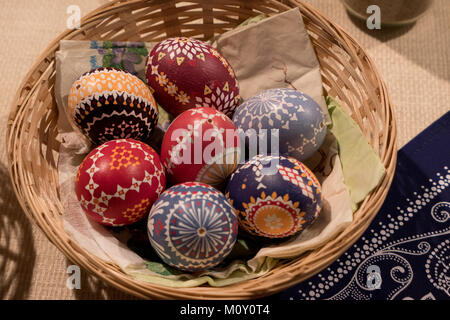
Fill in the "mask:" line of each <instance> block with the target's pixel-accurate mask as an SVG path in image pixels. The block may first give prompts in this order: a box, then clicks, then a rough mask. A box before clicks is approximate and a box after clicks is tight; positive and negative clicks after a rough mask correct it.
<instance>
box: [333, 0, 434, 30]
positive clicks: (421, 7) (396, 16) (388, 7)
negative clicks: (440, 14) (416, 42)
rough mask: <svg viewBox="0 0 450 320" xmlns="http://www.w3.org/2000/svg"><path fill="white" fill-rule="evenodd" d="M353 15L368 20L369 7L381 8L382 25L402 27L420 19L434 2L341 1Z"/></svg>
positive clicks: (415, 0) (429, 0)
mask: <svg viewBox="0 0 450 320" xmlns="http://www.w3.org/2000/svg"><path fill="white" fill-rule="evenodd" d="M341 1H342V3H343V4H344V6H345V8H346V9H347V11H348V12H349V13H351V14H352V15H354V16H356V17H358V18H360V19H363V20H366V19H367V18H368V17H369V16H370V15H371V14H370V13H367V7H369V6H371V5H377V6H379V7H380V12H381V17H380V18H381V24H382V25H384V26H400V25H405V24H410V23H413V22H415V21H417V19H419V18H420V17H421V16H422V15H423V14H424V13H425V11H427V9H428V8H429V7H430V6H431V4H432V3H433V0H341Z"/></svg>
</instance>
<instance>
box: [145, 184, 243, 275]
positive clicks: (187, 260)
mask: <svg viewBox="0 0 450 320" xmlns="http://www.w3.org/2000/svg"><path fill="white" fill-rule="evenodd" d="M147 232H148V237H149V239H150V243H151V245H152V247H153V249H155V251H156V253H157V254H158V255H159V256H160V258H161V259H162V260H163V261H164V262H165V263H167V264H168V265H170V266H172V267H175V268H178V269H181V270H183V271H189V272H195V271H202V270H205V269H209V268H212V267H214V266H216V265H218V264H219V263H221V262H222V261H223V259H224V258H225V257H226V256H227V255H228V254H229V253H230V252H231V250H232V249H233V246H234V243H235V242H236V237H237V232H238V220H237V216H236V212H235V210H234V208H233V207H232V206H231V204H230V203H229V202H228V200H227V199H226V197H225V196H224V194H223V193H221V192H220V191H218V190H217V189H215V188H213V187H211V186H209V185H207V184H204V183H199V182H185V183H181V184H177V185H175V186H173V187H171V188H169V189H167V190H166V191H164V192H163V193H162V194H161V196H160V197H159V198H158V200H157V201H156V202H155V204H154V205H153V207H152V209H151V210H150V214H149V217H148V224H147Z"/></svg>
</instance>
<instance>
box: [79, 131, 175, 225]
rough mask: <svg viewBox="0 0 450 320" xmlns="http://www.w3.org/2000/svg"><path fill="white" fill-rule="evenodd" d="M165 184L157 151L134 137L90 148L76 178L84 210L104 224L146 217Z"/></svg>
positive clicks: (128, 222) (129, 222)
mask: <svg viewBox="0 0 450 320" xmlns="http://www.w3.org/2000/svg"><path fill="white" fill-rule="evenodd" d="M165 187H166V175H165V171H164V167H163V165H162V164H161V161H160V158H159V156H158V154H157V153H156V151H155V150H153V149H152V148H151V147H150V146H148V145H147V144H145V143H143V142H140V141H137V140H133V139H119V140H112V141H108V142H106V143H104V144H102V145H100V146H98V147H97V148H95V149H94V150H92V151H91V152H90V153H89V154H88V155H87V156H86V157H85V159H84V160H83V162H82V163H81V165H80V166H79V168H78V172H77V176H76V182H75V191H76V194H77V198H78V201H79V202H80V205H81V207H82V209H83V211H84V212H85V213H86V214H87V215H88V217H90V218H91V219H93V220H94V221H96V222H98V223H101V224H103V225H107V226H124V225H129V224H132V223H135V222H137V221H139V220H141V219H143V218H145V217H146V216H147V215H148V213H149V212H150V208H151V206H152V204H153V203H154V202H155V201H156V199H157V198H158V197H159V195H160V194H161V192H162V191H164V188H165Z"/></svg>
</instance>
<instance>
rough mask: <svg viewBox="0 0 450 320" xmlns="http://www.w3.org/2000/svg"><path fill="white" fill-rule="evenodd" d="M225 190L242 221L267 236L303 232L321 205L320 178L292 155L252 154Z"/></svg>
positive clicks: (273, 236) (252, 232)
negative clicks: (253, 155)
mask: <svg viewBox="0 0 450 320" xmlns="http://www.w3.org/2000/svg"><path fill="white" fill-rule="evenodd" d="M225 193H226V196H227V198H228V199H229V200H230V203H231V204H232V205H233V207H234V208H235V209H236V212H237V214H238V217H239V225H240V226H241V227H242V228H243V229H244V230H246V231H248V232H249V233H250V234H253V235H257V236H261V237H266V238H285V237H289V236H292V235H295V234H299V233H301V232H302V231H303V230H304V229H305V228H307V227H308V226H309V225H310V224H311V223H312V222H313V221H314V220H315V219H316V218H317V216H318V215H319V212H320V210H321V208H322V193H321V187H320V184H319V181H318V180H317V178H316V177H315V176H314V174H313V173H312V172H311V171H310V170H309V169H308V168H307V167H306V166H305V165H303V164H302V163H301V162H300V161H298V160H296V159H294V158H292V157H283V156H271V155H269V156H262V155H257V156H255V157H253V158H251V159H250V160H249V161H248V162H246V163H245V164H244V165H242V166H240V167H239V168H238V169H237V170H236V171H235V172H234V173H233V174H232V175H231V178H230V181H229V183H228V185H227V187H226V191H225Z"/></svg>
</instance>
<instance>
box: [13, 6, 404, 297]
mask: <svg viewBox="0 0 450 320" xmlns="http://www.w3.org/2000/svg"><path fill="white" fill-rule="evenodd" d="M178 2H183V1H181V0H172V1H162V0H153V1H152V0H150V1H147V2H146V3H148V4H149V5H158V4H162V3H169V5H171V4H175V3H178ZM191 2H193V3H198V4H201V5H202V9H203V10H204V9H205V8H208V9H209V8H212V7H214V5H216V4H217V5H222V4H223V2H224V1H222V0H218V1H209V2H208V1H206V0H197V1H191ZM231 2H233V3H238V4H241V5H243V6H244V7H245V8H248V7H251V6H252V5H254V6H256V5H261V6H262V5H267V6H270V5H273V6H274V7H277V8H285V9H288V8H289V7H299V8H300V10H301V12H302V15H303V16H304V18H305V17H306V16H307V17H308V19H310V20H311V21H312V22H311V21H309V20H308V21H309V22H308V23H311V24H312V25H308V24H307V23H306V22H305V25H306V27H307V29H308V31H309V28H312V27H313V26H314V27H315V26H316V25H314V23H316V24H318V25H319V24H320V26H321V27H324V28H326V36H327V37H334V38H335V39H337V40H339V41H338V46H339V47H340V48H341V49H342V50H344V51H345V52H346V53H348V54H349V55H351V57H352V58H353V60H352V61H351V63H355V64H356V66H358V67H359V68H360V69H361V70H363V71H366V72H361V78H362V79H363V80H365V81H368V82H372V83H374V84H376V85H377V87H376V90H375V88H374V90H373V92H368V93H367V94H368V96H369V97H370V96H372V98H373V97H375V96H377V97H379V100H380V101H379V102H380V105H379V106H380V107H382V108H383V109H382V110H377V112H380V113H383V115H384V116H385V118H384V120H385V121H386V123H383V125H384V126H383V132H382V133H376V135H380V136H382V138H383V141H380V145H381V144H382V143H383V147H382V148H381V149H380V150H378V153H379V155H380V158H381V159H382V162H383V165H384V166H385V168H386V175H385V177H384V178H383V181H382V182H381V183H380V184H379V186H378V187H377V188H375V189H374V190H373V191H372V192H371V193H370V194H369V195H368V196H367V197H366V198H365V200H364V201H363V202H362V203H361V204H360V209H358V211H357V212H355V216H356V215H357V213H358V214H361V216H362V217H363V218H364V219H362V220H363V221H355V219H354V222H352V224H351V225H350V226H349V227H348V228H347V229H346V230H344V231H342V232H341V233H340V234H339V235H338V236H337V237H336V239H335V240H334V243H333V246H330V245H329V246H327V245H324V246H322V247H320V248H318V249H316V250H313V251H311V252H309V253H308V254H307V259H308V264H306V263H304V264H302V265H301V266H299V267H298V266H296V265H295V264H296V263H297V262H298V261H299V260H300V259H298V258H297V259H293V260H291V261H289V262H283V263H282V264H280V265H278V266H277V267H276V268H275V269H273V270H271V271H269V272H268V273H267V274H265V275H263V276H261V277H259V278H256V279H251V280H247V281H245V282H244V283H238V284H234V285H230V286H227V287H221V288H214V287H194V288H172V287H166V286H160V285H155V284H152V283H147V282H141V281H138V280H134V279H132V278H131V277H130V276H128V275H125V274H124V273H123V272H122V271H121V270H120V268H119V267H118V266H116V265H113V264H111V263H107V262H105V261H102V260H100V259H98V258H97V257H96V256H93V255H92V254H90V253H89V252H87V251H85V250H84V249H82V248H81V247H80V246H79V245H78V244H77V243H75V242H74V241H73V240H71V239H70V236H69V235H68V234H67V232H66V231H65V230H62V231H63V232H61V231H60V230H58V226H56V225H52V224H51V223H49V221H48V219H50V216H48V215H50V213H48V212H43V211H39V208H38V207H39V205H40V204H34V203H33V200H34V199H33V198H32V197H31V195H32V194H34V193H33V190H32V188H33V186H32V185H30V184H29V181H28V180H30V179H32V177H30V176H28V175H26V173H27V172H26V169H27V168H26V164H25V163H24V162H25V160H23V159H22V158H21V151H20V148H21V146H20V145H17V144H16V142H17V140H18V139H19V140H20V138H21V137H22V134H24V133H23V132H22V130H24V127H23V126H24V124H23V117H24V115H22V114H21V113H20V112H21V111H22V109H25V107H26V106H27V103H28V101H29V99H30V96H32V94H33V90H37V89H36V88H39V85H42V83H44V82H45V81H47V80H48V78H49V77H50V75H47V73H51V72H50V71H51V70H52V69H51V68H50V67H51V64H52V63H53V64H54V57H53V56H52V54H54V52H55V51H56V50H57V48H58V46H59V41H60V40H62V39H65V38H69V36H70V37H71V38H73V37H75V36H76V35H79V34H81V33H82V32H83V31H84V30H83V29H82V30H81V31H80V30H66V31H64V32H63V33H62V34H60V35H59V36H58V37H57V38H56V39H55V40H54V41H52V42H51V43H50V44H49V45H48V47H47V48H46V49H45V50H44V52H43V53H42V54H41V55H40V56H39V57H38V59H37V60H36V62H35V63H34V64H33V66H32V67H31V68H30V70H29V71H28V73H27V74H26V76H25V77H24V79H23V80H22V82H21V84H20V86H19V89H18V90H17V93H16V95H15V98H14V101H13V103H12V106H11V111H10V116H9V120H8V125H7V133H6V146H7V154H8V171H9V174H10V177H11V181H12V185H13V189H14V191H15V193H16V195H17V198H18V200H19V203H20V205H21V207H22V209H23V211H24V213H25V214H26V215H27V216H28V217H29V218H30V220H32V221H33V222H34V223H35V224H36V225H38V226H39V228H40V229H41V230H42V231H43V232H44V234H45V235H46V236H47V238H48V239H49V240H50V241H51V242H52V243H53V244H55V245H56V246H57V247H58V249H59V250H60V251H62V252H63V254H64V255H65V256H66V257H67V258H68V259H69V260H71V261H72V262H73V263H76V264H78V265H79V266H81V267H83V268H84V269H85V270H87V271H88V272H89V273H92V274H94V275H95V276H97V277H98V278H100V279H102V280H103V281H105V282H107V283H109V284H110V285H113V286H114V287H116V288H118V289H120V290H123V291H125V292H127V293H130V294H133V295H135V296H137V297H140V298H156V299H161V298H162V299H166V298H182V299H183V298H184V299H186V298H189V299H192V298H194V299H248V298H258V297H263V296H267V295H270V294H273V293H276V292H279V291H281V290H283V289H286V288H288V287H290V286H293V285H295V284H296V283H299V282H301V281H303V280H305V279H307V278H309V277H311V276H313V275H314V274H316V273H318V272H320V271H321V270H322V269H323V268H325V267H327V266H328V265H329V264H331V263H332V262H333V261H334V260H335V259H336V258H337V257H338V256H339V255H340V254H342V253H343V252H345V250H347V248H348V247H350V246H351V245H352V244H353V243H354V242H355V241H356V240H357V239H358V238H359V236H360V235H361V234H362V233H363V232H364V231H365V230H366V228H367V227H368V226H369V224H370V222H371V221H372V219H373V218H374V217H375V215H376V212H377V211H378V209H379V208H380V207H381V205H382V203H383V201H384V199H385V197H386V195H387V191H388V189H389V187H390V185H391V183H392V179H393V175H394V170H395V165H396V159H397V158H396V151H397V143H396V136H397V135H396V123H395V119H394V116H393V107H392V103H391V101H390V98H389V95H388V92H387V89H386V86H385V84H384V82H383V80H382V79H381V77H380V76H379V74H378V72H377V70H376V67H375V66H374V63H373V61H372V60H371V58H370V57H369V56H368V55H367V53H366V52H365V51H364V49H363V48H362V47H361V46H360V45H359V43H358V42H357V41H356V40H354V39H353V38H352V37H351V36H350V35H349V34H348V33H347V32H345V31H344V30H343V29H342V28H341V27H339V26H338V25H336V24H335V23H333V22H331V21H330V20H329V19H328V18H326V17H325V16H323V15H322V14H321V13H320V12H319V11H317V10H316V9H315V8H314V7H312V6H311V5H309V4H306V3H303V2H301V1H298V0H278V1H277V0H261V1H258V0H251V1H247V2H246V1H238V0H233V1H231ZM206 3H207V4H206ZM243 3H245V4H243ZM141 4H142V1H140V0H132V1H120V0H114V1H112V2H110V3H107V4H104V5H103V6H100V7H99V8H98V9H95V10H94V11H92V12H90V13H89V14H88V15H86V16H85V17H83V19H82V21H81V26H86V25H89V24H91V23H94V22H96V21H97V20H98V19H101V18H102V17H103V16H105V17H107V16H108V15H109V14H111V13H112V12H119V11H120V10H122V9H124V8H130V7H132V6H133V5H141ZM239 8H240V7H239ZM280 11H283V10H280ZM168 36H169V35H168ZM337 40H336V41H337ZM317 47H320V45H317V44H316V46H315V49H317ZM46 63H47V64H48V65H49V66H47V68H46V69H45V71H44V72H41V70H40V66H42V65H45V64H46ZM321 67H322V66H321ZM49 68H50V69H49ZM48 70H50V71H48ZM367 71H370V72H368V73H367ZM46 72H47V73H46ZM36 75H39V77H38V78H37V79H36ZM46 76H47V78H45V77H46ZM372 77H373V79H372ZM330 79H331V78H330ZM330 81H331V80H330ZM369 91H370V90H369ZM53 100H54V97H53ZM372 102H373V101H372ZM363 108H365V106H363ZM364 110H365V109H364ZM356 114H357V117H358V116H360V115H358V112H356ZM366 116H367V113H366ZM367 117H370V115H368V116H367ZM355 120H359V118H358V119H355ZM361 121H362V120H361ZM357 122H358V125H359V126H360V127H361V126H362V122H359V121H357ZM17 123H19V125H20V126H18V125H17ZM361 129H363V128H361ZM374 139H375V141H378V137H376V138H374ZM19 142H20V141H19ZM28 174H29V172H28ZM32 176H33V175H32ZM57 188H58V195H59V185H57ZM363 209H364V210H363ZM49 210H50V209H49ZM360 211H362V212H363V213H364V214H362V213H361V212H360ZM46 215H47V216H46ZM59 227H62V224H61V226H59ZM345 235H351V236H350V237H347V238H345ZM324 248H325V249H324ZM305 259H306V258H305ZM292 265H294V266H293V268H291V267H290V266H292ZM297 267H298V268H297ZM280 270H281V271H280ZM264 283H265V284H264ZM268 283H270V284H268Z"/></svg>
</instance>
